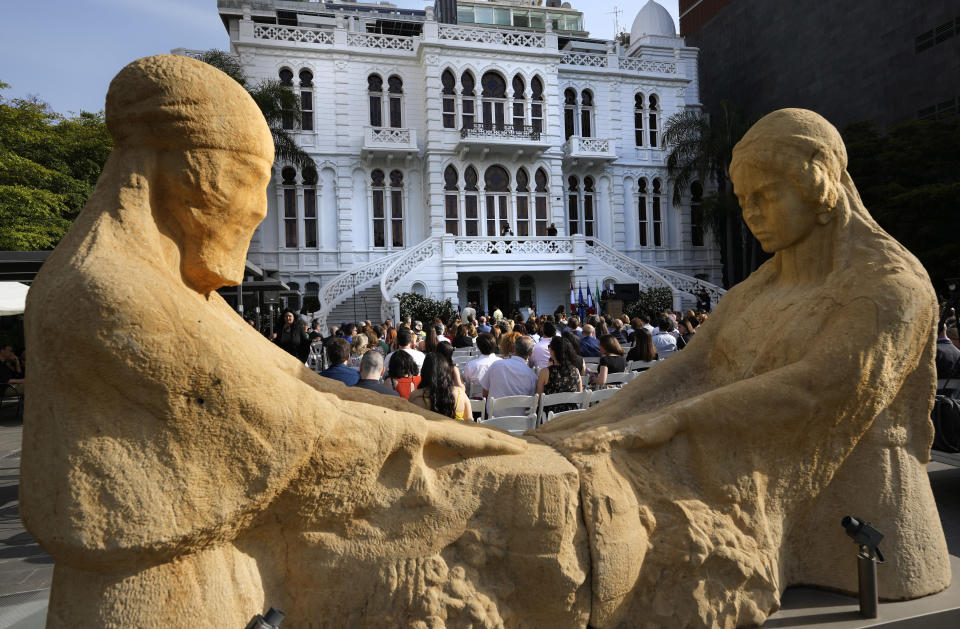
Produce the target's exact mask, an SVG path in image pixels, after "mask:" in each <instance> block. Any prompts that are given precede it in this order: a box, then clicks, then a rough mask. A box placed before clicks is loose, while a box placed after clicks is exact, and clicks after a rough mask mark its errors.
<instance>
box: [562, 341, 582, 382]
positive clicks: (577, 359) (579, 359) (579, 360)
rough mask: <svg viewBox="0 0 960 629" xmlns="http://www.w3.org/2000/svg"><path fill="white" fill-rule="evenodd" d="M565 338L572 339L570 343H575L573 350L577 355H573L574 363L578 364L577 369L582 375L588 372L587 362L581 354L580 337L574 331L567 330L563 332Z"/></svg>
mask: <svg viewBox="0 0 960 629" xmlns="http://www.w3.org/2000/svg"><path fill="white" fill-rule="evenodd" d="M562 336H563V338H565V339H567V340H568V341H570V344H571V345H573V352H574V353H575V354H576V356H574V357H573V363H574V364H575V365H576V366H577V369H578V370H579V371H580V375H581V376H582V375H584V374H586V373H587V362H586V361H585V360H583V357H582V356H581V355H580V337H579V336H577V335H576V334H574V333H573V331H572V330H567V331H566V332H564V333H563V334H562Z"/></svg>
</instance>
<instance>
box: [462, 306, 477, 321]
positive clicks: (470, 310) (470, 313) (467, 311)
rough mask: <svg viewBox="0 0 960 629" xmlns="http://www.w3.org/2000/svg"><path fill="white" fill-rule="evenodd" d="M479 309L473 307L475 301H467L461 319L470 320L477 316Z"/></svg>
mask: <svg viewBox="0 0 960 629" xmlns="http://www.w3.org/2000/svg"><path fill="white" fill-rule="evenodd" d="M476 316H477V310H476V309H475V308H474V307H473V302H472V301H471V302H467V307H466V308H464V309H463V312H461V313H460V319H461V320H462V321H463V322H464V323H466V322H467V321H469V320H470V317H476Z"/></svg>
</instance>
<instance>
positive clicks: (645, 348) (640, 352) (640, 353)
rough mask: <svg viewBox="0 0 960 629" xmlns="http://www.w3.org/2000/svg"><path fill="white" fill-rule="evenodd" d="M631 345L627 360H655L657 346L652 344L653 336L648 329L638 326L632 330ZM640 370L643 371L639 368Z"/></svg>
mask: <svg viewBox="0 0 960 629" xmlns="http://www.w3.org/2000/svg"><path fill="white" fill-rule="evenodd" d="M633 339H634V341H633V347H631V348H630V351H629V352H628V353H627V361H628V362H632V361H634V360H642V361H643V362H645V363H649V362H653V361H655V360H657V357H658V355H657V346H656V345H654V344H653V336H651V334H650V332H649V330H647V329H646V328H644V327H639V328H637V329H636V330H634V336H633ZM641 371H645V369H644V370H641Z"/></svg>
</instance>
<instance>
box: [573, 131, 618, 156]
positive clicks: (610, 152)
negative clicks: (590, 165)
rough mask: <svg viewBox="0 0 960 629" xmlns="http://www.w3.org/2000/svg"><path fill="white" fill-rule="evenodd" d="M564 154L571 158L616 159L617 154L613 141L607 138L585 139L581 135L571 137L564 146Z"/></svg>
mask: <svg viewBox="0 0 960 629" xmlns="http://www.w3.org/2000/svg"><path fill="white" fill-rule="evenodd" d="M563 152H564V155H565V156H566V157H569V158H574V159H577V158H594V159H616V158H617V152H616V151H615V150H614V147H613V140H610V139H607V138H585V137H581V136H579V135H573V136H570V139H569V140H567V142H566V143H565V144H564V145H563Z"/></svg>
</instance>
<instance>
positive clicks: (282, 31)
mask: <svg viewBox="0 0 960 629" xmlns="http://www.w3.org/2000/svg"><path fill="white" fill-rule="evenodd" d="M253 37H254V38H255V39H269V40H274V41H289V42H298V43H304V44H324V45H326V44H330V45H332V44H333V31H330V30H325V29H320V28H306V27H303V26H275V25H273V24H255V25H254V27H253Z"/></svg>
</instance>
